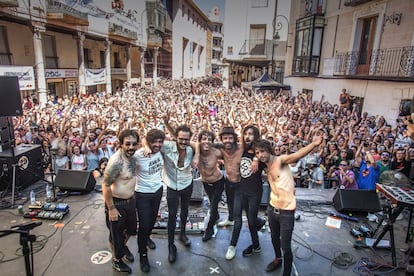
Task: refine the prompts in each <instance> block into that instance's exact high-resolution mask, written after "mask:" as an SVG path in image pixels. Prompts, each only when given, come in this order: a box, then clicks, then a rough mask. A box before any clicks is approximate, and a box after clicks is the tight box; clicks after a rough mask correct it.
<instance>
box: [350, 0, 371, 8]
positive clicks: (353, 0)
mask: <svg viewBox="0 0 414 276" xmlns="http://www.w3.org/2000/svg"><path fill="white" fill-rule="evenodd" d="M371 1H372V0H346V1H345V3H344V6H349V7H355V6H359V5H362V4H365V3H367V2H371Z"/></svg>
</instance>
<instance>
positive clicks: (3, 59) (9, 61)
mask: <svg viewBox="0 0 414 276" xmlns="http://www.w3.org/2000/svg"><path fill="white" fill-rule="evenodd" d="M0 65H13V55H12V54H11V53H0Z"/></svg>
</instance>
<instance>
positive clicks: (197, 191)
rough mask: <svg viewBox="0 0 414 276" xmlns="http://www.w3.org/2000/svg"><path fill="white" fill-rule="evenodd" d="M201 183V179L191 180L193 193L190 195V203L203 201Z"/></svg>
mask: <svg viewBox="0 0 414 276" xmlns="http://www.w3.org/2000/svg"><path fill="white" fill-rule="evenodd" d="M203 192H204V188H203V182H202V181H201V178H197V179H194V180H193V193H192V194H191V197H190V201H196V202H202V201H203Z"/></svg>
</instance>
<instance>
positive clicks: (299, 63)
mask: <svg viewBox="0 0 414 276" xmlns="http://www.w3.org/2000/svg"><path fill="white" fill-rule="evenodd" d="M319 63H320V57H319V56H299V57H294V58H293V63H292V74H294V75H317V74H318V73H319Z"/></svg>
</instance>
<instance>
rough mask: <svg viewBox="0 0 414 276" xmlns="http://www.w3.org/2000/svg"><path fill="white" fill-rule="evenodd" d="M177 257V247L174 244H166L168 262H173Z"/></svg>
mask: <svg viewBox="0 0 414 276" xmlns="http://www.w3.org/2000/svg"><path fill="white" fill-rule="evenodd" d="M176 259H177V247H176V246H175V244H170V245H168V261H169V262H170V263H175V260H176Z"/></svg>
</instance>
